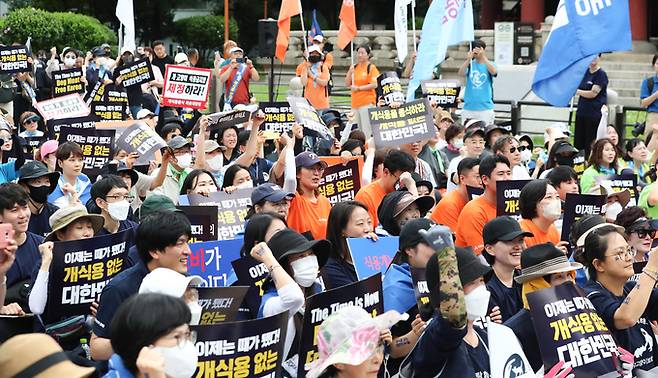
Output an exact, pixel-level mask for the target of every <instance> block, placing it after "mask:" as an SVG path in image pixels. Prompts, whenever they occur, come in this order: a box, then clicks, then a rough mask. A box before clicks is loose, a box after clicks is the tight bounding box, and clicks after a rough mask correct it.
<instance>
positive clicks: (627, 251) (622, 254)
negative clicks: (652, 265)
mask: <svg viewBox="0 0 658 378" xmlns="http://www.w3.org/2000/svg"><path fill="white" fill-rule="evenodd" d="M616 251H617V253H613V254H612V255H605V256H604V257H614V258H615V261H619V260H622V259H624V258H626V257H629V258H631V259H632V258H635V249H633V248H631V247H630V246H626V247H620V248H618V249H617V250H616Z"/></svg>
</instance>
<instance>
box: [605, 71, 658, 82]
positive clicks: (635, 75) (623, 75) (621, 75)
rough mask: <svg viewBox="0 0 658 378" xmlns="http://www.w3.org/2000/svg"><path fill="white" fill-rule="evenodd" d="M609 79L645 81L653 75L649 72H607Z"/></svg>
mask: <svg viewBox="0 0 658 378" xmlns="http://www.w3.org/2000/svg"><path fill="white" fill-rule="evenodd" d="M605 73H606V74H607V75H608V79H609V80H612V79H631V80H644V79H645V78H646V77H649V75H651V72H649V71H628V70H605Z"/></svg>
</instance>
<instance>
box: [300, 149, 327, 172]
mask: <svg viewBox="0 0 658 378" xmlns="http://www.w3.org/2000/svg"><path fill="white" fill-rule="evenodd" d="M316 164H321V165H322V168H327V163H326V162H325V161H322V160H320V157H319V156H318V155H317V154H315V153H314V152H311V151H304V152H302V153H300V154H299V155H297V156H295V166H296V167H303V168H310V167H312V166H314V165H316Z"/></svg>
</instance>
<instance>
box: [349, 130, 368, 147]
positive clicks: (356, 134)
mask: <svg viewBox="0 0 658 378" xmlns="http://www.w3.org/2000/svg"><path fill="white" fill-rule="evenodd" d="M347 139H348V140H349V139H356V140H360V141H361V143H362V144H364V145H365V144H366V134H364V133H363V131H361V130H352V131H351V132H350V135H349V136H348V137H347Z"/></svg>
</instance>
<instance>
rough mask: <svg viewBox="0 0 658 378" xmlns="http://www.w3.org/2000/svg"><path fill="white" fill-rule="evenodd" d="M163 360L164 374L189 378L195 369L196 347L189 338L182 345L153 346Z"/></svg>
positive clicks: (178, 377) (176, 377) (171, 376)
mask: <svg viewBox="0 0 658 378" xmlns="http://www.w3.org/2000/svg"><path fill="white" fill-rule="evenodd" d="M153 350H155V351H156V352H158V353H160V355H161V356H162V357H163V358H164V360H165V374H167V377H170V378H189V377H191V376H192V375H193V374H194V372H195V371H196V367H197V366H196V363H197V361H198V358H197V353H196V348H195V346H194V344H192V343H191V342H190V341H189V340H186V341H185V343H184V344H183V345H182V346H180V347H179V346H173V347H155V348H153Z"/></svg>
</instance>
